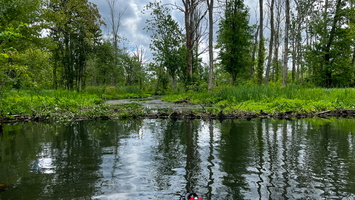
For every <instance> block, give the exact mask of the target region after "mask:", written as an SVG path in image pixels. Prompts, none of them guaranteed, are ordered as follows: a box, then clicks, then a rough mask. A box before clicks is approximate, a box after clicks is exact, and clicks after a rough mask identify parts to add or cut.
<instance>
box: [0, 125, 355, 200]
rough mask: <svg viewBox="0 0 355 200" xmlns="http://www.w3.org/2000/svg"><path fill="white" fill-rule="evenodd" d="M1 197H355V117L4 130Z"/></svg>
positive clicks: (0, 148) (0, 144)
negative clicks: (4, 187) (192, 194)
mask: <svg viewBox="0 0 355 200" xmlns="http://www.w3.org/2000/svg"><path fill="white" fill-rule="evenodd" d="M0 127H1V128H0V184H6V185H7V190H5V191H1V192H0V199H2V200H5V199H14V200H21V199H26V200H32V199H36V200H37V199H45V200H47V199H183V196H184V194H185V192H186V191H187V190H189V191H195V192H196V193H198V194H199V195H200V196H201V197H203V199H353V198H355V120H354V119H303V120H293V121H285V120H271V119H267V120H260V119H254V120H251V121H247V120H234V121H232V120H225V121H222V122H221V121H203V120H180V121H179V120H178V121H173V120H160V119H142V120H126V121H122V120H109V121H84V122H72V123H69V124H46V123H19V124H12V125H10V124H5V125H2V126H0Z"/></svg>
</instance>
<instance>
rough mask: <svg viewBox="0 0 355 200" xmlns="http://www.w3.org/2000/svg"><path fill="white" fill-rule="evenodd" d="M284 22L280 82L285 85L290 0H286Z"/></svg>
mask: <svg viewBox="0 0 355 200" xmlns="http://www.w3.org/2000/svg"><path fill="white" fill-rule="evenodd" d="M285 12H286V14H285V15H286V22H285V43H284V48H285V51H284V60H283V61H284V62H283V76H282V84H283V86H286V85H287V74H288V66H287V65H288V37H289V26H290V0H286V8H285Z"/></svg>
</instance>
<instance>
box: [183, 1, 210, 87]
mask: <svg viewBox="0 0 355 200" xmlns="http://www.w3.org/2000/svg"><path fill="white" fill-rule="evenodd" d="M202 2H203V0H182V3H183V8H180V10H181V11H182V12H183V13H184V21H185V37H186V38H185V42H186V49H187V74H188V78H189V82H191V81H192V75H193V66H194V64H193V61H194V57H195V53H194V48H195V45H196V44H197V42H198V40H199V38H198V36H199V35H198V34H197V31H198V30H199V27H200V24H201V20H202V19H203V18H204V17H205V15H206V13H207V12H203V13H202V14H201V15H196V13H197V12H199V10H198V6H199V5H200V4H201V3H202Z"/></svg>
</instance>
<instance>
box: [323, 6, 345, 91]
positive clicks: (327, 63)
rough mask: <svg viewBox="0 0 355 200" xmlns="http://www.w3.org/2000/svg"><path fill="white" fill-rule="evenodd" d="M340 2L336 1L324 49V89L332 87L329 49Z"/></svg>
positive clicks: (334, 32)
mask: <svg viewBox="0 0 355 200" xmlns="http://www.w3.org/2000/svg"><path fill="white" fill-rule="evenodd" d="M340 6H341V0H338V1H337V4H336V10H335V15H334V18H333V24H332V28H331V30H330V33H329V39H328V42H327V44H326V46H325V48H324V64H325V84H326V87H328V88H329V87H332V85H333V80H332V71H331V69H330V49H331V46H332V44H333V41H334V37H335V34H336V26H337V23H338V21H339V12H340Z"/></svg>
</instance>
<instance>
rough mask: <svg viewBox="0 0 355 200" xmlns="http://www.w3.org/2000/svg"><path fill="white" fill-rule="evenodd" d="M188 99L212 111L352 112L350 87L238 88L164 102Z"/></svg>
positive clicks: (174, 97)
mask: <svg viewBox="0 0 355 200" xmlns="http://www.w3.org/2000/svg"><path fill="white" fill-rule="evenodd" d="M185 98H189V99H190V101H191V102H192V103H204V104H213V106H214V108H213V109H212V110H213V111H214V112H217V111H218V112H219V111H221V110H223V112H226V113H231V112H234V111H251V112H260V110H263V111H264V112H269V113H275V112H288V111H294V112H296V113H308V112H317V111H323V110H335V109H355V89H353V88H334V89H325V88H304V87H302V86H297V85H290V86H288V87H285V88H283V87H278V86H260V85H251V86H237V87H223V88H219V89H218V88H217V89H215V91H213V92H212V93H207V92H206V93H193V92H189V93H183V94H175V95H168V96H165V97H164V98H163V100H166V101H176V100H179V99H185Z"/></svg>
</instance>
